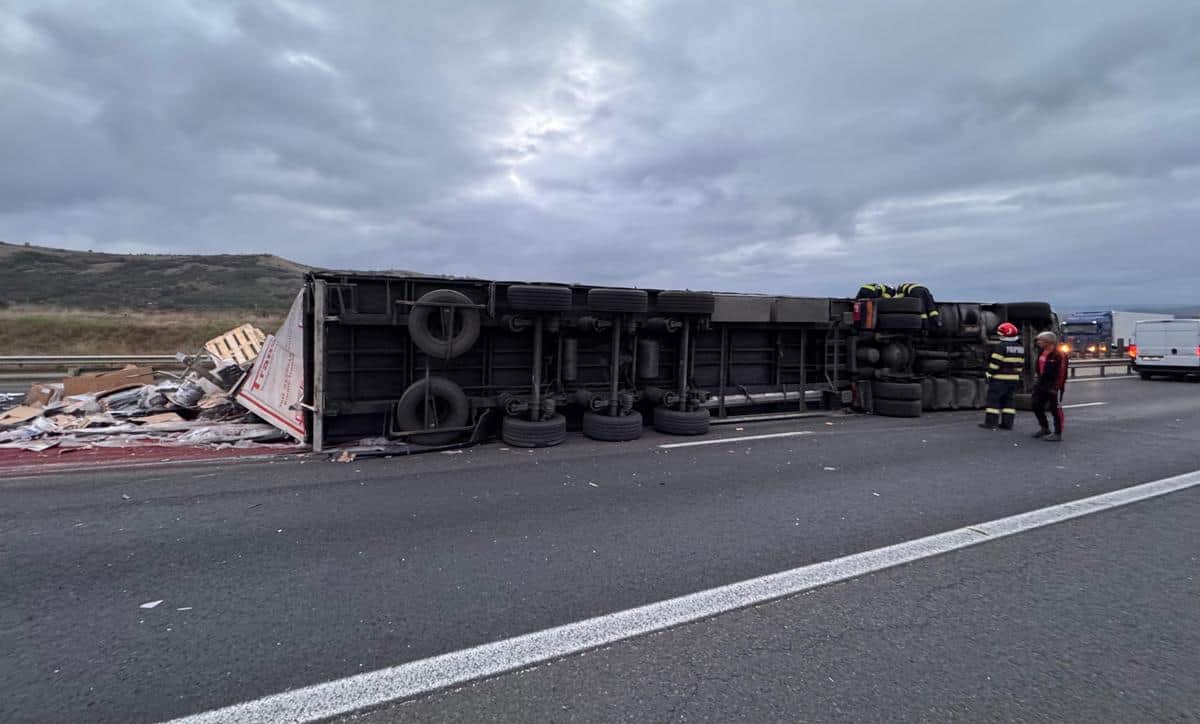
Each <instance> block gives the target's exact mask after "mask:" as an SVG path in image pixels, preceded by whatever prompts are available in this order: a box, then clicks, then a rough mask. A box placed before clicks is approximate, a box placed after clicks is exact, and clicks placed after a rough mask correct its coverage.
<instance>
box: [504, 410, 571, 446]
mask: <svg viewBox="0 0 1200 724" xmlns="http://www.w3.org/2000/svg"><path fill="white" fill-rule="evenodd" d="M500 439H501V440H503V441H504V442H505V444H508V445H511V446H513V447H554V446H555V445H560V444H562V441H563V440H566V439H567V418H565V417H563V416H562V415H558V414H555V415H551V416H550V417H549V418H548V419H545V420H526V419H525V418H523V417H511V416H510V417H505V418H504V421H503V422H502V423H500Z"/></svg>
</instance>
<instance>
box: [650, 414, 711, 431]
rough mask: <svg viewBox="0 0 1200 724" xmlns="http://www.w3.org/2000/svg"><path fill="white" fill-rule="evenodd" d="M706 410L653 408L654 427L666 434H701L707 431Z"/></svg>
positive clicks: (707, 418)
mask: <svg viewBox="0 0 1200 724" xmlns="http://www.w3.org/2000/svg"><path fill="white" fill-rule="evenodd" d="M708 422H709V414H708V410H706V409H704V408H701V409H699V410H686V411H683V410H672V409H671V408H669V407H656V408H654V429H655V430H658V431H659V432H665V433H666V434H668V435H703V434H705V433H707V432H708Z"/></svg>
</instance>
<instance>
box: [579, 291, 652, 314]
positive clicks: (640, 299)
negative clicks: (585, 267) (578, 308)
mask: <svg viewBox="0 0 1200 724" xmlns="http://www.w3.org/2000/svg"><path fill="white" fill-rule="evenodd" d="M587 303H588V309H591V310H592V311H594V312H615V313H620V312H626V313H632V314H640V313H642V312H645V311H646V309H648V308H649V306H650V295H648V294H646V291H645V290H644V289H589V290H588V293H587Z"/></svg>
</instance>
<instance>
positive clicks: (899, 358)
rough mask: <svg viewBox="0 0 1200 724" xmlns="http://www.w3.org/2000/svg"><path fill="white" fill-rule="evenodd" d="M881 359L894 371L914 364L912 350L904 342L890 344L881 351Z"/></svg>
mask: <svg viewBox="0 0 1200 724" xmlns="http://www.w3.org/2000/svg"><path fill="white" fill-rule="evenodd" d="M879 359H880V361H881V362H882V363H883V365H884V366H885V367H887V368H888V369H890V370H892V371H893V372H900V371H902V370H905V369H907V368H908V367H909V365H911V364H912V352H911V350H909V348H908V347H906V346H904V345H902V344H895V343H892V344H889V345H887V346H885V347H884V348H883V349H882V350H880V351H879Z"/></svg>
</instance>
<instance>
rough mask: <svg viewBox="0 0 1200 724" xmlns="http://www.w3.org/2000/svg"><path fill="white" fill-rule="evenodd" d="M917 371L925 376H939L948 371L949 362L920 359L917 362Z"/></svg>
mask: <svg viewBox="0 0 1200 724" xmlns="http://www.w3.org/2000/svg"><path fill="white" fill-rule="evenodd" d="M917 370H918V371H920V372H923V373H924V374H927V375H940V374H944V373H946V372H949V371H950V360H948V359H921V360H917Z"/></svg>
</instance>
